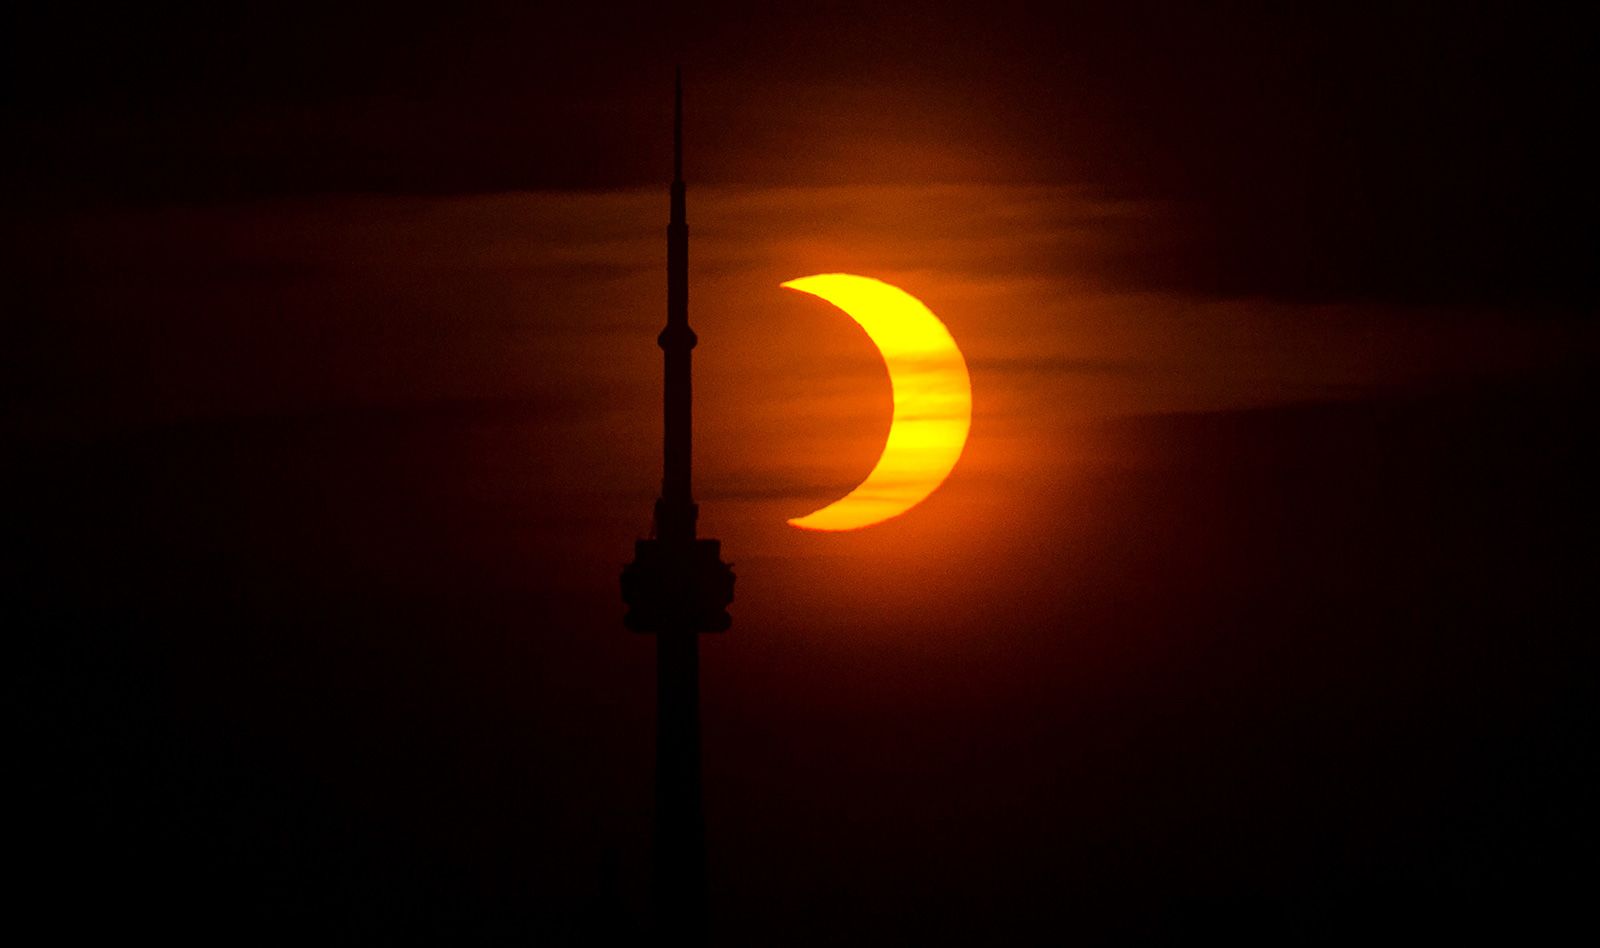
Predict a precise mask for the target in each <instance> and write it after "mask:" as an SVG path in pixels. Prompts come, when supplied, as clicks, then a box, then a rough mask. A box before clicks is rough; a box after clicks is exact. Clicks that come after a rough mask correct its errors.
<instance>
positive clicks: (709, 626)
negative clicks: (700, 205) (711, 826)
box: [622, 73, 733, 939]
mask: <svg viewBox="0 0 1600 948" xmlns="http://www.w3.org/2000/svg"><path fill="white" fill-rule="evenodd" d="M672 145H673V153H672V217H671V222H670V223H669V224H668V225H667V326H666V328H665V329H663V330H662V331H661V334H660V336H658V337H657V339H656V341H657V343H658V344H659V345H660V346H661V349H662V353H663V357H664V361H665V367H666V382H665V386H664V391H663V409H664V422H665V435H664V441H663V456H662V460H663V475H662V478H661V497H660V499H658V500H657V501H656V506H655V527H654V530H653V533H654V536H652V537H651V538H650V539H648V540H639V541H637V542H636V543H635V544H634V561H633V562H632V563H630V564H628V566H626V567H625V568H624V569H623V571H622V598H623V601H625V602H626V603H627V604H628V615H627V618H626V620H625V621H626V623H627V626H628V628H630V629H632V630H634V631H635V632H648V633H653V634H654V635H655V636H656V798H655V805H656V811H655V843H654V852H653V862H654V887H655V891H654V898H655V909H656V920H657V924H658V926H659V927H660V929H661V933H662V934H664V935H668V936H672V937H674V938H675V939H676V938H685V939H698V938H700V937H703V935H704V934H705V930H706V868H705V818H704V815H703V813H702V811H701V806H700V645H699V635H700V633H702V632H721V631H723V630H725V629H727V628H728V626H729V624H730V623H731V621H732V620H731V619H730V618H729V616H728V613H727V606H728V604H729V603H731V602H732V601H733V570H731V569H730V568H729V567H728V565H727V564H725V563H723V562H722V558H721V550H722V544H721V543H719V542H718V541H716V540H702V539H698V538H696V537H695V519H696V517H697V516H698V514H699V508H698V506H696V504H695V502H694V496H693V493H692V492H691V489H690V469H691V458H692V451H691V444H690V442H691V436H692V414H693V413H692V400H693V390H692V385H691V381H690V369H691V352H692V350H693V349H694V347H695V343H696V341H697V340H696V338H695V334H694V330H692V329H690V328H689V225H688V223H687V222H686V221H685V215H684V187H683V77H682V74H681V73H680V74H679V76H678V77H677V82H676V87H675V93H674V113H673V142H672Z"/></svg>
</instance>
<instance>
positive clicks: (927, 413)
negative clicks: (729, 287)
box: [783, 273, 972, 530]
mask: <svg viewBox="0 0 1600 948" xmlns="http://www.w3.org/2000/svg"><path fill="white" fill-rule="evenodd" d="M783 286H784V287H786V288H788V289H791V290H799V291H800V292H802V293H810V294H811V295H812V296H816V297H820V298H821V299H824V300H827V301H828V302H830V303H832V304H833V305H835V306H837V307H839V308H840V309H841V310H844V313H845V315H846V316H849V317H850V318H851V319H853V320H855V321H856V322H857V323H858V324H860V326H861V328H862V329H865V330H866V331H867V336H868V338H870V339H871V340H872V343H873V345H875V346H877V347H878V352H879V353H881V354H882V355H883V361H884V364H885V365H886V366H888V369H889V384H890V386H891V387H892V388H893V390H894V421H893V422H891V423H890V426H889V439H888V441H886V442H885V443H884V445H883V454H882V455H881V456H879V458H878V463H877V465H876V466H874V467H873V469H872V473H870V474H868V475H867V479H866V480H864V481H862V482H861V483H860V484H858V485H856V488H855V490H852V491H851V492H850V493H848V494H846V495H845V496H843V497H841V498H839V499H838V500H836V501H834V502H833V503H831V504H829V505H827V506H826V507H823V508H822V509H821V510H817V511H814V512H812V513H809V514H806V515H805V516H804V517H796V518H794V519H793V520H790V521H789V523H790V525H791V526H796V527H802V528H804V529H807V530H855V529H857V528H859V527H869V526H871V525H873V524H875V523H882V522H883V521H885V520H888V519H889V518H890V517H897V516H899V515H900V514H903V513H905V512H906V511H907V510H910V509H911V508H912V507H915V506H916V505H917V504H920V503H921V502H922V501H923V500H924V499H926V498H927V496H928V495H929V494H931V493H933V492H934V491H935V490H938V488H939V485H940V484H943V483H944V480H945V478H946V477H949V476H950V471H951V469H952V468H954V467H955V466H956V460H957V459H959V458H960V457H961V449H962V448H963V447H965V446H966V443H967V431H968V429H970V428H971V427H972V380H971V379H970V378H969V377H968V375H967V362H966V360H965V359H963V358H962V357H961V350H960V349H958V348H956V341H955V340H954V339H952V338H951V337H950V331H949V330H948V329H946V328H945V327H944V323H942V322H940V321H939V317H937V316H935V315H934V314H933V311H932V310H930V309H928V307H926V306H924V305H922V301H921V300H919V299H917V298H916V297H915V296H912V295H911V294H910V293H907V292H906V291H905V290H902V289H900V288H899V287H897V286H890V285H889V284H887V283H884V282H883V281H881V280H874V279H871V278H870V277H863V276H854V275H852V274H849V273H821V274H818V275H816V276H808V277H801V278H800V279H798V280H790V281H789V282H787V283H785V284H783Z"/></svg>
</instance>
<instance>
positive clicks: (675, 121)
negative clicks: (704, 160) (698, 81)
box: [672, 66, 683, 183]
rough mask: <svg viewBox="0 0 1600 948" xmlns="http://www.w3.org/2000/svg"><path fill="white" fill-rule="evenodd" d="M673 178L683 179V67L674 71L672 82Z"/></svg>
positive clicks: (678, 180)
mask: <svg viewBox="0 0 1600 948" xmlns="http://www.w3.org/2000/svg"><path fill="white" fill-rule="evenodd" d="M672 86H673V88H672V180H673V182H674V183H676V182H680V181H682V180H683V67H682V66H679V67H678V68H677V69H675V70H674V71H673V84H672Z"/></svg>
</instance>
